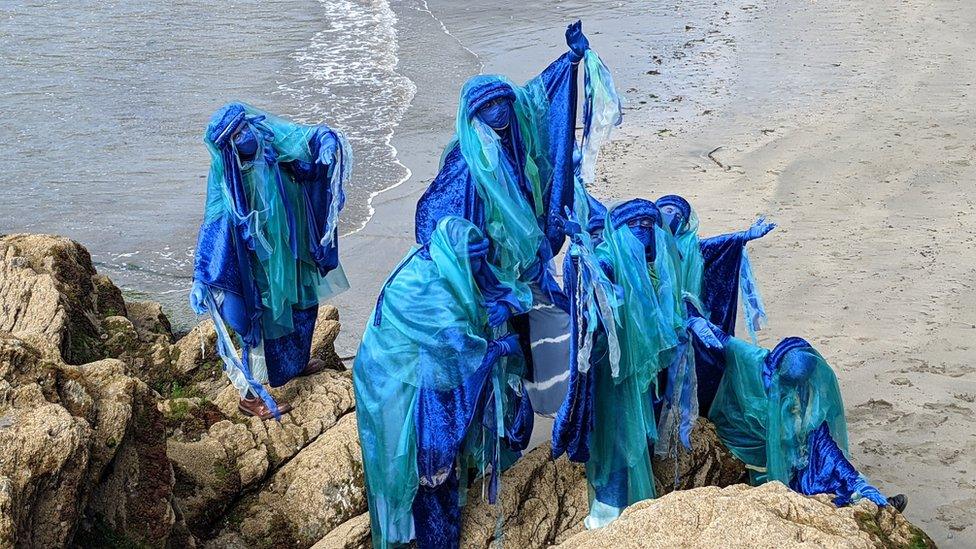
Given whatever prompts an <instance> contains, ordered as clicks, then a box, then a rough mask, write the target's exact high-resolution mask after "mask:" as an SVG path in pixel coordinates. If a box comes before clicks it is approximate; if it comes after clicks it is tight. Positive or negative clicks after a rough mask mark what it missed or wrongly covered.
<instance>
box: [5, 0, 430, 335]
mask: <svg viewBox="0 0 976 549" xmlns="http://www.w3.org/2000/svg"><path fill="white" fill-rule="evenodd" d="M396 24H397V19H396V16H395V14H394V12H393V11H392V10H391V9H390V6H389V4H388V2H386V1H385V0H319V1H316V0H304V1H300V0H294V1H292V0H288V1H283V2H274V3H269V2H264V1H251V0H247V1H228V2H220V3H214V2H205V1H201V0H190V1H180V2H148V1H98V2H95V1H87V2H86V1H82V2H49V1H45V2H40V1H35V2H9V3H5V5H4V9H3V10H2V12H0V83H2V85H0V112H3V114H4V119H5V120H4V123H3V124H0V143H3V144H4V149H5V150H4V162H3V166H4V167H3V169H0V233H12V232H43V233H56V234H61V235H65V236H68V237H70V238H74V239H76V240H79V241H80V242H82V243H83V244H85V246H87V247H88V249H89V251H90V252H91V253H92V258H93V260H94V261H95V263H96V267H97V268H98V270H99V271H100V272H101V273H104V274H107V275H109V276H110V277H112V279H113V280H115V282H116V283H117V284H119V285H120V286H122V287H123V289H124V290H125V291H126V292H127V293H128V294H129V295H130V296H133V297H136V298H138V297H140V296H144V297H145V298H148V299H155V300H158V301H161V302H162V303H163V304H164V306H166V308H167V310H168V311H169V312H170V313H171V315H172V316H173V317H174V321H175V324H177V325H178V326H181V327H185V326H187V325H189V324H190V323H192V322H193V320H194V319H193V317H192V315H191V314H190V312H189V310H188V307H187V306H186V305H185V300H186V293H187V290H188V289H189V286H190V281H191V278H192V272H193V251H194V246H195V243H196V233H197V229H198V227H199V223H200V219H201V217H202V213H203V201H204V194H205V189H206V185H205V184H206V176H207V170H208V166H209V156H208V154H207V152H206V149H205V147H204V145H203V143H202V134H203V130H204V128H205V127H206V124H207V120H208V118H209V116H210V114H211V113H212V112H213V111H214V110H215V109H217V108H218V107H219V106H220V105H222V104H223V103H226V102H228V101H233V100H241V101H246V102H248V103H251V104H253V105H255V106H257V107H260V108H263V109H265V110H268V111H271V112H274V113H277V114H281V115H283V116H286V117H290V118H293V119H295V120H298V121H302V122H306V123H317V122H325V123H328V124H330V125H332V126H334V127H337V128H341V129H343V130H344V131H346V133H347V135H348V136H349V138H350V140H351V142H352V145H353V147H354V149H355V156H356V167H355V172H354V180H353V181H352V182H351V183H350V185H349V186H348V188H347V189H346V192H347V197H348V199H347V206H346V210H345V211H344V212H343V216H342V227H341V229H342V231H343V232H344V233H348V232H351V231H355V230H357V229H358V228H360V227H362V226H363V224H364V223H365V222H366V220H367V219H368V217H369V215H370V211H371V207H370V205H369V202H370V200H371V197H372V196H374V195H375V194H376V193H377V192H379V191H381V190H383V189H385V188H388V187H390V186H393V185H396V184H398V183H399V182H401V181H403V180H404V179H405V178H406V177H407V176H408V174H409V172H408V171H407V169H406V168H404V167H403V166H402V165H401V164H400V163H399V162H398V161H397V158H396V151H395V149H394V148H393V147H392V146H391V145H390V138H391V136H392V134H393V131H394V129H395V128H396V126H397V124H399V122H400V120H401V118H402V116H403V113H404V111H405V109H406V108H407V107H408V106H409V104H410V101H411V99H412V98H413V95H414V93H415V89H416V88H415V87H414V85H413V83H412V82H411V81H410V80H409V79H408V78H406V77H404V76H402V75H400V74H399V73H398V72H397V66H398V58H397V51H398V45H397V30H396Z"/></svg>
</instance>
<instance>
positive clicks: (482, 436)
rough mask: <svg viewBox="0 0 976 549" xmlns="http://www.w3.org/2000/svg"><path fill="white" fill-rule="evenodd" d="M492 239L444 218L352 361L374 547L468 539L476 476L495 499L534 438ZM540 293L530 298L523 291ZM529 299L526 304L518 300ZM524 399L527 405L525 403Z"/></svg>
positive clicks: (410, 259) (403, 267) (407, 263)
mask: <svg viewBox="0 0 976 549" xmlns="http://www.w3.org/2000/svg"><path fill="white" fill-rule="evenodd" d="M488 249H489V242H488V240H487V239H486V238H485V237H484V234H483V233H482V232H481V230H480V229H479V228H478V227H476V226H475V225H474V224H472V223H471V222H470V221H468V220H465V219H462V218H459V217H456V216H446V217H443V218H441V220H440V221H438V223H437V226H436V227H435V229H434V231H433V232H432V233H431V235H430V239H429V240H428V241H427V243H425V244H423V245H417V246H415V247H414V248H413V249H412V250H411V251H410V252H409V253H408V254H407V256H406V258H405V259H404V260H403V261H401V263H400V264H399V265H398V266H397V267H396V269H395V270H394V271H393V273H392V274H391V275H390V277H389V278H388V279H387V281H386V283H385V284H384V286H383V289H382V290H381V292H380V294H379V296H378V298H377V301H376V308H375V310H374V312H373V315H372V317H371V318H370V320H369V322H368V324H367V326H366V331H365V333H364V335H363V340H362V344H361V345H360V347H359V352H358V354H357V356H356V361H355V364H354V366H353V385H354V389H355V394H356V415H357V422H358V428H359V438H360V441H361V445H362V452H363V464H364V469H365V480H366V491H367V498H368V503H369V513H370V525H371V529H372V540H373V547H376V548H378V549H384V548H389V547H400V546H405V545H407V544H409V543H410V542H411V541H413V540H416V543H417V545H418V546H419V547H422V548H424V547H439V548H440V547H445V548H450V547H458V545H459V543H460V525H461V515H460V513H461V501H462V499H461V498H462V494H463V492H462V491H463V490H465V489H466V488H467V486H468V481H469V479H471V478H473V477H475V476H481V477H483V478H484V482H485V484H486V485H487V487H488V489H487V496H488V498H489V501H491V502H494V501H495V499H496V498H497V496H498V492H499V490H500V486H499V477H500V474H501V471H502V470H503V469H504V468H505V467H507V466H508V465H509V464H510V463H511V462H512V461H513V460H514V459H515V458H516V457H517V456H518V454H519V453H520V452H521V450H523V449H525V447H526V446H527V444H528V435H529V433H531V429H532V412H531V408H527V407H525V406H524V404H527V400H526V399H524V398H522V395H521V394H520V393H521V392H522V391H521V390H520V389H519V387H520V380H521V376H522V371H521V365H522V363H521V361H519V360H510V359H514V358H516V357H517V356H518V354H519V353H520V346H519V344H518V339H517V337H516V336H515V335H512V334H507V333H505V332H504V331H503V328H502V327H501V325H502V324H503V322H500V321H499V320H498V319H497V318H495V319H493V318H492V317H491V316H490V311H489V309H488V306H489V301H488V299H489V298H488V296H486V295H484V294H483V293H482V291H481V288H484V287H490V284H488V283H487V281H486V279H495V278H497V273H496V272H495V271H496V269H495V267H494V266H493V265H491V264H490V263H489V262H488V261H486V260H485V257H486V256H487V254H488ZM525 298H526V299H531V296H525ZM527 304H528V303H527V302H525V303H518V304H517V305H519V306H524V305H527ZM520 404H521V405H520Z"/></svg>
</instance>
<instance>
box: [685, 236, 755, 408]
mask: <svg viewBox="0 0 976 549" xmlns="http://www.w3.org/2000/svg"><path fill="white" fill-rule="evenodd" d="M746 243H747V240H746V239H745V238H744V237H743V236H742V233H729V234H723V235H718V236H713V237H709V238H703V239H701V240H700V241H699V246H700V248H701V252H702V257H703V259H704V260H705V262H704V263H705V264H704V273H703V276H702V295H701V300H702V305H704V306H705V310H706V311H708V320H709V321H710V322H711V323H712V324H714V325H716V326H718V327H719V328H721V329H722V331H724V332H725V333H727V334H729V335H733V336H734V335H735V319H736V311H737V310H738V307H739V271H740V266H741V264H742V252H743V250H745V247H746ZM692 340H693V345H694V348H695V373H696V374H697V377H698V409H699V410H700V411H701V415H705V416H707V415H708V410H709V408H711V406H712V400H714V399H715V391H717V390H718V384H719V383H720V382H721V381H722V372H724V371H725V353H724V352H723V351H722V350H721V349H709V348H707V347H705V346H704V345H702V343H701V341H699V340H698V339H697V338H692Z"/></svg>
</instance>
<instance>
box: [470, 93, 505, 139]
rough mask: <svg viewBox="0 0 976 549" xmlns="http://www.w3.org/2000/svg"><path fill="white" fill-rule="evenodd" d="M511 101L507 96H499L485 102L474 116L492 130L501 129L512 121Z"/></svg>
mask: <svg viewBox="0 0 976 549" xmlns="http://www.w3.org/2000/svg"><path fill="white" fill-rule="evenodd" d="M512 114H513V111H512V102H511V100H509V99H508V98H507V97H499V98H496V99H492V100H491V101H489V102H487V103H485V104H484V105H483V106H482V107H481V108H480V109H478V112H477V113H475V116H477V117H478V119H479V120H481V121H482V122H484V123H485V124H487V125H488V126H489V127H490V128H491V129H493V130H496V131H497V130H503V129H505V128H506V127H508V125H509V124H510V123H511V122H512Z"/></svg>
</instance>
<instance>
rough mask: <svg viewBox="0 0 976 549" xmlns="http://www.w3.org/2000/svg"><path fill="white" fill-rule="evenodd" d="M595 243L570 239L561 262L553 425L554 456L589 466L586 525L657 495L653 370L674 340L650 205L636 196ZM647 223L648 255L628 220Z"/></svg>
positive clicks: (669, 275) (662, 245) (666, 270)
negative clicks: (565, 322)
mask: <svg viewBox="0 0 976 549" xmlns="http://www.w3.org/2000/svg"><path fill="white" fill-rule="evenodd" d="M609 219H610V223H607V224H606V227H605V228H604V234H603V238H602V241H601V243H600V244H599V245H598V246H596V247H595V248H594V246H593V244H592V241H591V240H590V237H589V235H588V234H586V233H585V232H583V231H582V227H581V224H580V223H578V222H575V223H573V224H572V225H575V226H577V227H579V229H580V230H579V233H578V234H577V235H574V238H573V240H572V243H571V245H570V251H569V254H568V255H567V257H566V260H565V261H564V273H565V276H564V280H565V283H566V289H567V293H568V295H569V296H570V300H569V301H570V307H571V320H572V332H571V343H572V346H571V349H572V353H571V364H570V390H569V393H568V394H567V396H566V399H565V401H564V402H563V406H562V407H561V408H560V410H559V413H558V415H557V416H556V421H555V424H554V426H553V456H554V457H558V456H559V455H562V454H563V453H564V452H565V453H568V455H569V457H570V459H572V460H574V461H582V462H585V463H586V471H587V482H588V484H589V487H590V513H589V516H588V517H587V520H586V525H587V527H588V528H595V527H600V526H603V525H605V524H607V523H608V522H610V521H612V520H613V519H615V518H616V517H617V516H618V515H619V514H620V512H621V511H622V510H623V508H624V507H626V506H627V505H630V504H632V503H634V502H636V501H640V500H642V499H647V498H651V497H654V496H655V492H654V477H653V473H652V471H651V458H650V450H649V448H650V446H651V445H652V444H653V443H654V441H655V440H656V439H657V429H656V425H657V421H656V419H655V415H654V408H653V401H654V393H655V389H656V387H657V380H658V372H660V371H661V370H663V369H664V368H665V367H666V366H667V365H668V364H669V362H670V361H671V355H672V354H673V352H674V349H675V348H676V346H677V344H678V339H677V336H678V329H679V327H680V326H681V321H680V319H676V317H675V308H676V302H675V294H676V281H675V274H674V272H673V266H672V262H671V259H670V258H668V257H667V256H668V254H669V253H671V252H670V250H668V249H667V241H666V236H667V235H666V233H665V232H664V230H663V228H662V227H660V216H659V214H658V212H657V208H656V207H655V206H654V204H653V203H651V202H648V201H644V200H634V201H630V202H626V203H624V204H621V205H619V206H617V207H615V208H614V209H612V210H611V211H610V213H609ZM640 219H649V220H651V221H652V222H653V224H654V228H653V230H654V235H655V238H654V248H655V251H654V252H655V253H654V257H653V258H652V259H651V260H650V261H651V262H650V263H648V258H647V255H646V253H647V252H646V250H645V246H644V244H642V243H641V242H640V241H639V240H638V239H637V238H636V237H635V236H634V234H633V233H632V231H631V229H630V228H629V227H628V225H627V223H628V222H630V221H632V220H640Z"/></svg>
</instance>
